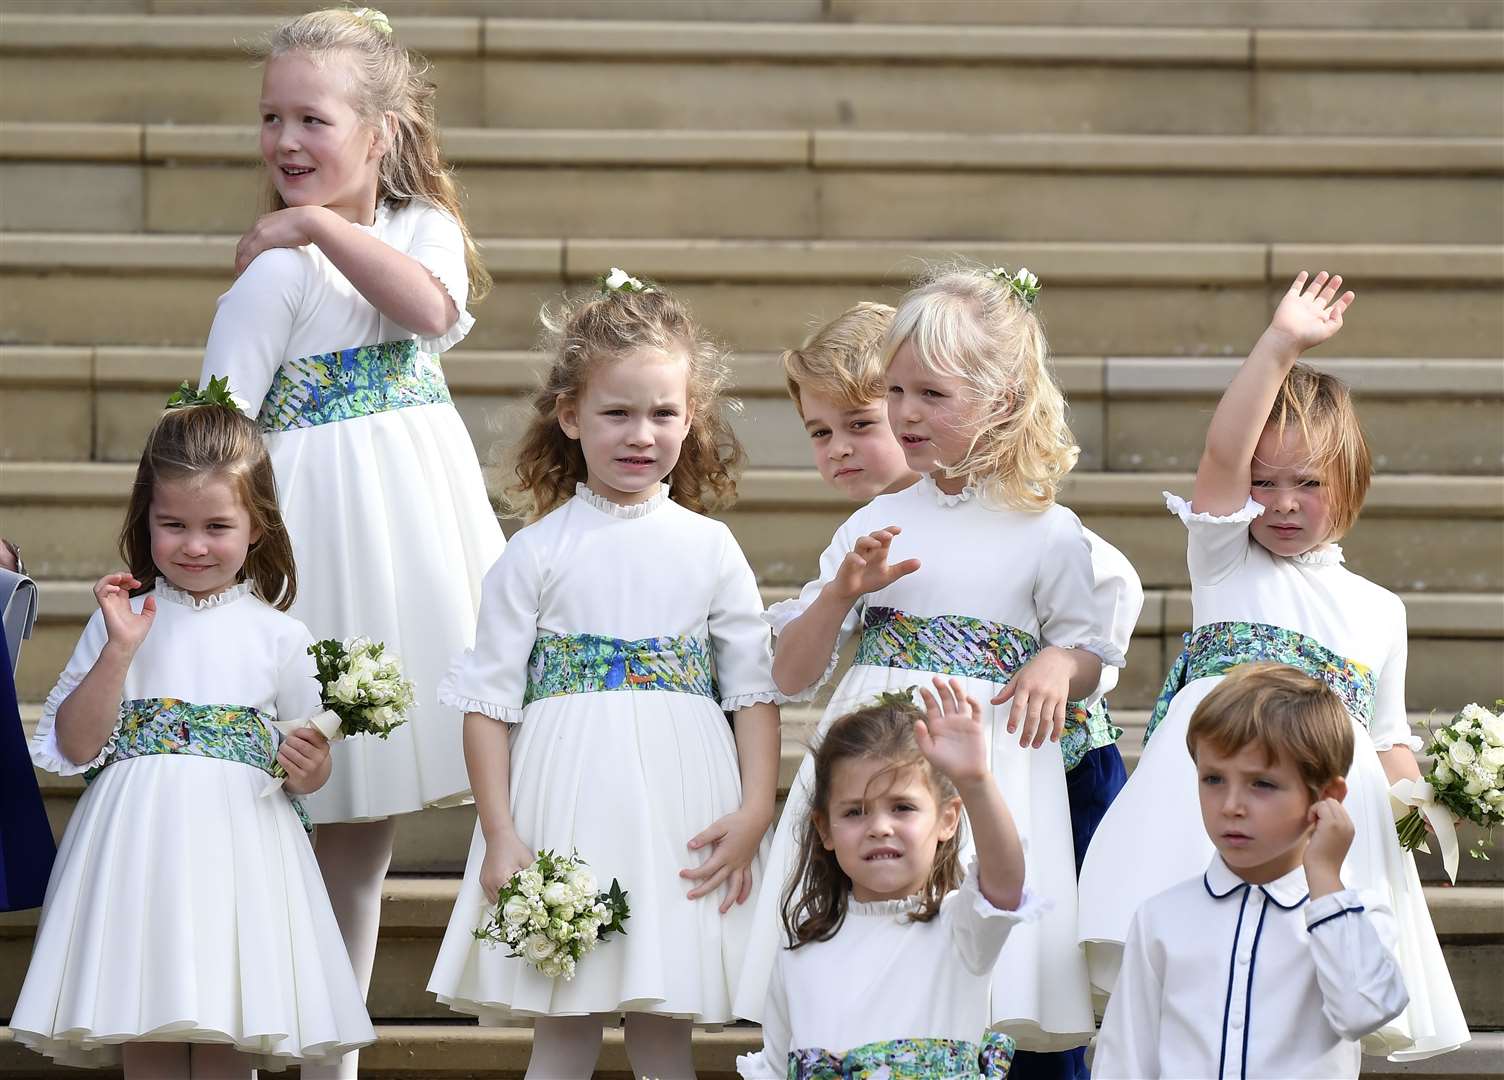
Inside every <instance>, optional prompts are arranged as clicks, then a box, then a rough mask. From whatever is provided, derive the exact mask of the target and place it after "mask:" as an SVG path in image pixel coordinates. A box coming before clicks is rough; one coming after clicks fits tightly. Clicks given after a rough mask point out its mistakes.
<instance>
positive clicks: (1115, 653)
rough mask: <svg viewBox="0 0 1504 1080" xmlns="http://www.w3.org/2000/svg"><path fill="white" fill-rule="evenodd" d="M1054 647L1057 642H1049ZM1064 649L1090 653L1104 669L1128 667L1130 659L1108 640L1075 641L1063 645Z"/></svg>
mask: <svg viewBox="0 0 1504 1080" xmlns="http://www.w3.org/2000/svg"><path fill="white" fill-rule="evenodd" d="M1047 644H1050V645H1053V644H1055V642H1053V641H1051V642H1047ZM1061 648H1063V649H1080V650H1082V651H1083V652H1089V653H1091V654H1092V655H1093V656H1095V657H1096V658H1097V659H1098V660H1100V661H1102V666H1103V667H1115V668H1120V667H1126V666H1127V664H1128V658H1127V657H1126V656H1124V655H1123V650H1122V649H1120V648H1118V647H1117V646H1116V645H1114V644H1113V643H1112V642H1110V641H1108V640H1107V639H1106V638H1088V639H1087V640H1085V641H1073V642H1071V643H1070V644H1068V645H1061Z"/></svg>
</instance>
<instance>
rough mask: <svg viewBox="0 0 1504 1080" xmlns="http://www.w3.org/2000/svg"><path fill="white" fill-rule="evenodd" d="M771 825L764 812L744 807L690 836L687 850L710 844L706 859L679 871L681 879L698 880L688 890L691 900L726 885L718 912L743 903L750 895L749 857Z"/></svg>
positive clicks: (750, 870) (754, 852)
mask: <svg viewBox="0 0 1504 1080" xmlns="http://www.w3.org/2000/svg"><path fill="white" fill-rule="evenodd" d="M770 824H772V821H771V819H770V818H769V816H768V815H767V814H760V813H756V812H754V811H751V810H748V809H747V808H746V807H743V808H741V809H740V810H734V811H732V812H731V813H729V814H727V815H726V816H725V817H723V818H721V819H720V820H719V821H716V822H714V823H713V824H712V825H711V826H710V827H709V828H707V829H705V830H704V831H703V832H700V833H698V834H697V835H695V836H693V837H691V838H690V841H689V849H690V850H691V851H698V850H699V849H700V848H702V847H704V846H705V845H706V844H709V845H710V846H711V854H710V858H708V859H706V860H705V862H704V863H702V864H701V865H699V866H697V867H695V868H694V869H693V870H680V871H679V876H680V877H681V878H688V879H689V880H690V881H694V882H698V884H696V885H695V887H694V888H692V889H690V890H689V892H688V894H687V895H688V896H689V898H690V899H691V900H698V899H699V898H700V897H702V896H705V895H707V894H708V893H712V892H714V891H715V890H716V889H718V888H720V887H721V885H723V884H724V885H725V886H726V897H725V899H723V900H722V901H721V914H722V915H724V914H726V912H728V911H730V910H731V905H732V904H743V903H746V900H747V897H749V896H751V895H752V860H753V859H754V858H755V857H756V855H757V848H758V845H759V844H761V843H762V838H763V834H764V833H766V832H767V831H768V826H769V825H770Z"/></svg>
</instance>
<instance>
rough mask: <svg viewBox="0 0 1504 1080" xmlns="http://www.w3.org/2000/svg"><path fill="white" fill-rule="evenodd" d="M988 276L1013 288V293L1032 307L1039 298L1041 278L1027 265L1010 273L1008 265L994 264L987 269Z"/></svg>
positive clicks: (1000, 283)
mask: <svg viewBox="0 0 1504 1080" xmlns="http://www.w3.org/2000/svg"><path fill="white" fill-rule="evenodd" d="M987 276H988V277H989V278H991V279H992V280H993V281H995V282H997V283H998V284H999V285H1004V286H1006V287H1008V288H1010V289H1012V290H1013V294H1014V295H1015V296H1017V297H1018V298H1019V299H1020V300H1022V301H1023V302H1024V303H1026V304H1028V305H1029V306H1030V307H1033V306H1034V301H1035V300H1037V299H1039V287H1040V286H1039V279H1038V278H1037V277H1035V276H1034V275H1033V274H1031V273H1030V272H1029V268H1028V267H1027V266H1020V267H1019V268H1018V273H1016V274H1010V273H1008V268H1007V267H1006V266H994V267H993V268H992V269H991V270H988V271H987Z"/></svg>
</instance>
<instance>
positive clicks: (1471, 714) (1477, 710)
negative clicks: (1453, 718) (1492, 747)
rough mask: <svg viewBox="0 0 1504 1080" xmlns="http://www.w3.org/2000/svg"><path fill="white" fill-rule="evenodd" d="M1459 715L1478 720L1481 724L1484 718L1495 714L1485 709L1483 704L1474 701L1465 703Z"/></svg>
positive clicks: (1465, 718)
mask: <svg viewBox="0 0 1504 1080" xmlns="http://www.w3.org/2000/svg"><path fill="white" fill-rule="evenodd" d="M1457 715H1458V716H1459V717H1461V718H1462V719H1464V720H1476V721H1477V722H1478V723H1480V724H1481V723H1482V722H1483V721H1484V720H1486V719H1488V718H1489V717H1490V716H1492V715H1493V714H1492V713H1491V712H1489V711H1488V710H1487V709H1485V708H1484V707H1483V706H1482V705H1479V704H1478V703H1477V702H1476V701H1474V702H1469V703H1468V704H1466V705H1464V706H1463V707H1462V711H1461V712H1459V713H1458V714H1457Z"/></svg>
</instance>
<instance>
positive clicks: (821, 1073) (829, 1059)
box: [788, 1031, 1014, 1080]
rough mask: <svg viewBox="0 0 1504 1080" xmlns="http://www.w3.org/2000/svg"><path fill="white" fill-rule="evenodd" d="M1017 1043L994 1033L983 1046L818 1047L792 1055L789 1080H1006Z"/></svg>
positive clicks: (916, 1042)
mask: <svg viewBox="0 0 1504 1080" xmlns="http://www.w3.org/2000/svg"><path fill="white" fill-rule="evenodd" d="M1013 1050H1014V1047H1013V1040H1012V1039H1011V1038H1009V1037H1008V1036H1007V1035H1001V1034H999V1033H997V1032H995V1031H989V1032H988V1033H987V1035H986V1037H985V1038H983V1040H982V1042H981V1043H980V1044H977V1043H974V1042H967V1041H965V1040H964V1039H893V1040H889V1041H887V1042H875V1043H868V1044H867V1045H865V1046H858V1047H857V1048H856V1049H855V1050H849V1051H847V1052H846V1053H845V1054H833V1053H831V1052H830V1051H829V1050H822V1049H820V1048H818V1047H816V1048H813V1049H809V1050H790V1051H789V1074H788V1080H977V1078H981V1080H1003V1077H1005V1076H1007V1075H1008V1068H1009V1066H1010V1065H1012V1064H1013Z"/></svg>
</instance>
